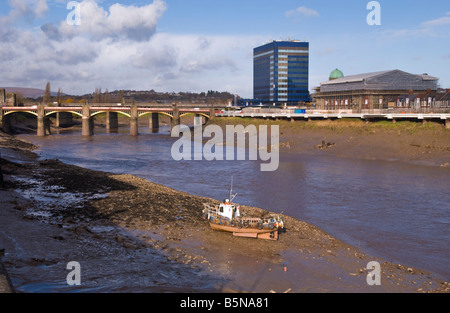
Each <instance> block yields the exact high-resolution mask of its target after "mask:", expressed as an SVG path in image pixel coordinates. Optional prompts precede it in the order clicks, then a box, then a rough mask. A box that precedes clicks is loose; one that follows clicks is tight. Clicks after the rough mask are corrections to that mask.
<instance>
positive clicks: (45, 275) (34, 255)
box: [0, 129, 450, 293]
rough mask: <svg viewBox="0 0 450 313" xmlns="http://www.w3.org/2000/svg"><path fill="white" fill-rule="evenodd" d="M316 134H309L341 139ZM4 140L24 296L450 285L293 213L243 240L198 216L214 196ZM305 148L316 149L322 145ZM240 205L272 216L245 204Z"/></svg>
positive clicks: (5, 205)
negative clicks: (77, 275)
mask: <svg viewBox="0 0 450 313" xmlns="http://www.w3.org/2000/svg"><path fill="white" fill-rule="evenodd" d="M282 131H283V135H282V136H283V139H282V142H284V146H283V145H282V148H290V149H296V148H298V149H301V148H300V145H299V146H298V147H296V141H295V138H296V137H295V136H298V134H296V133H295V132H292V133H289V131H286V130H284V129H283V130H282ZM317 136H318V137H315V138H309V137H308V138H309V139H308V140H311V143H313V142H317V140H316V139H319V138H320V139H321V140H322V139H323V140H325V141H328V140H332V139H333V138H331V137H327V136H328V135H327V136H324V133H322V134H320V135H317ZM304 137H305V136H302V138H304ZM358 140H361V142H364V139H358ZM288 142H289V145H288V144H287V143H288ZM336 142H337V140H336ZM319 143H320V142H319ZM338 145H339V142H338V144H337V145H336V147H338ZM302 146H303V147H304V146H305V145H302ZM0 147H1V149H2V152H3V155H5V153H4V152H6V154H13V153H17V154H22V155H23V160H24V161H23V162H19V161H18V160H14V161H13V160H11V159H8V160H6V159H1V167H2V169H3V174H4V175H3V176H4V178H5V184H4V187H3V190H1V191H0V196H1V206H2V210H1V212H0V215H1V217H0V243H1V245H2V246H0V248H4V249H5V257H4V264H5V267H6V269H7V270H8V272H9V274H10V276H11V280H12V282H13V284H14V287H15V288H16V289H17V290H18V292H33V291H36V290H37V291H60V292H65V291H74V290H81V291H83V290H84V291H86V292H104V291H105V292H123V291H125V292H261V293H267V292H278V293H281V292H291V293H299V292H449V290H450V286H449V284H448V282H445V281H443V280H441V279H440V278H439V277H437V276H436V275H434V274H432V273H428V272H426V271H423V270H420V269H416V268H411V267H405V266H402V265H400V264H392V263H389V262H387V261H384V260H381V259H379V258H377V257H376V256H369V255H366V254H364V253H362V252H361V251H359V250H358V249H357V248H356V247H353V246H350V245H347V244H345V243H344V242H342V241H340V240H337V239H335V238H333V237H331V236H330V235H328V234H327V233H325V232H323V231H322V230H320V229H318V228H317V227H315V226H313V225H310V224H307V223H305V222H302V221H300V220H297V219H294V218H292V217H289V216H283V219H284V221H285V225H286V229H285V231H284V232H282V233H281V234H280V239H279V240H278V241H263V240H254V239H248V238H237V237H233V236H232V235H231V234H229V233H221V232H215V231H213V230H211V229H210V227H209V225H208V224H207V223H206V222H205V221H204V220H203V219H202V218H201V209H202V204H203V203H204V202H208V203H214V202H215V200H213V199H207V198H202V197H197V196H193V195H189V194H186V193H183V192H179V191H176V190H173V189H171V188H168V187H165V186H162V185H158V184H154V183H152V182H149V181H147V180H144V179H142V178H139V177H136V176H132V175H113V174H110V173H104V172H98V171H92V170H87V169H83V168H79V167H76V166H72V165H67V164H63V163H61V162H59V161H58V160H45V161H39V160H37V159H36V158H35V157H34V156H33V153H32V152H31V150H32V149H33V148H34V147H33V146H32V145H30V144H27V143H24V142H23V141H18V140H16V139H15V138H13V137H10V136H7V135H3V134H2V135H1V141H0ZM308 147H309V146H308ZM308 149H318V148H317V145H316V144H314V145H312V148H311V147H309V148H308ZM328 151H331V150H329V149H325V150H324V152H325V153H327V152H328ZM306 152H307V151H306ZM5 158H6V157H5ZM72 197H74V198H72ZM241 210H242V211H243V212H245V213H246V214H248V215H259V216H265V215H267V214H269V213H270V212H267V211H264V210H261V209H258V208H252V207H245V206H244V207H243V206H241ZM69 261H79V262H80V263H81V265H82V269H83V272H82V273H83V276H82V277H83V278H82V285H81V286H79V287H77V286H72V287H70V286H68V285H67V283H66V281H65V279H66V275H67V274H68V271H66V270H65V266H66V264H67V262H69ZM371 261H377V262H379V263H380V264H381V285H380V286H369V285H368V284H367V281H366V277H367V274H368V270H367V269H366V267H367V264H368V263H369V262H371Z"/></svg>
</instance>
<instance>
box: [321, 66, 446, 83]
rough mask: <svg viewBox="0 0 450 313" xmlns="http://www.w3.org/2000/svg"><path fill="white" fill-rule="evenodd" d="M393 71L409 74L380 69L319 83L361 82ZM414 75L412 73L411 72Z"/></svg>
mask: <svg viewBox="0 0 450 313" xmlns="http://www.w3.org/2000/svg"><path fill="white" fill-rule="evenodd" d="M394 72H401V73H405V74H409V73H406V72H403V71H400V70H390V71H380V72H373V73H364V74H358V75H351V76H344V77H341V78H338V79H334V80H331V81H327V82H323V83H321V85H330V84H343V83H354V82H362V81H365V80H367V79H368V78H373V77H377V76H381V75H383V74H388V73H394ZM411 75H414V74H411ZM417 76H422V79H423V80H439V78H437V77H433V76H428V74H421V75H417Z"/></svg>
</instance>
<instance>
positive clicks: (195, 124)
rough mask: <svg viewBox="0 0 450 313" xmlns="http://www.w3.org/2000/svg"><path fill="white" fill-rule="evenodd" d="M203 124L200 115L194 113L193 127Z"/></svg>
mask: <svg viewBox="0 0 450 313" xmlns="http://www.w3.org/2000/svg"><path fill="white" fill-rule="evenodd" d="M202 125H203V119H202V116H201V115H199V114H195V116H194V127H198V126H200V127H201V126H202Z"/></svg>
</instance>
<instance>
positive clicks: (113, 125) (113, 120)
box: [106, 112, 119, 134]
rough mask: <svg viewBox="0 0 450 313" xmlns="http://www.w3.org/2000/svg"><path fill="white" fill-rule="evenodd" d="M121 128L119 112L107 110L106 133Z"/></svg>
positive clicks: (114, 131)
mask: <svg viewBox="0 0 450 313" xmlns="http://www.w3.org/2000/svg"><path fill="white" fill-rule="evenodd" d="M118 130H119V119H118V115H117V112H106V133H108V134H110V133H117V131H118Z"/></svg>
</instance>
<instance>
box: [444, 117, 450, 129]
mask: <svg viewBox="0 0 450 313" xmlns="http://www.w3.org/2000/svg"><path fill="white" fill-rule="evenodd" d="M445 128H447V129H450V119H446V120H445Z"/></svg>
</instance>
